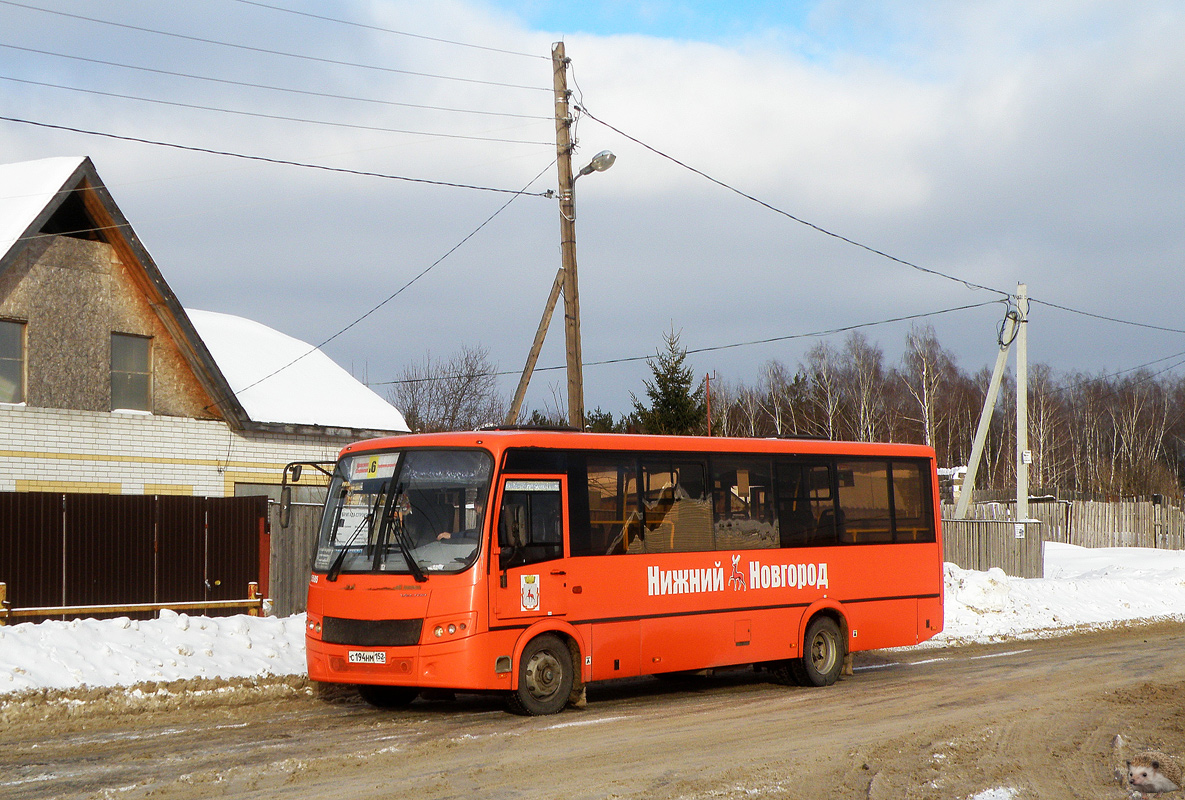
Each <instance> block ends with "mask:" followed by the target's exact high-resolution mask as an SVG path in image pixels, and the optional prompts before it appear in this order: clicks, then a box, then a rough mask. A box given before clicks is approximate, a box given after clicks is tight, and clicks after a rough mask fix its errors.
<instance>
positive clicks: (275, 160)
mask: <svg viewBox="0 0 1185 800" xmlns="http://www.w3.org/2000/svg"><path fill="white" fill-rule="evenodd" d="M0 2H5V0H0ZM0 120H2V121H4V122H17V123H20V124H22V125H34V126H36V127H39V128H49V129H51V130H58V131H69V132H71V133H81V134H85V135H87V136H101V137H103V138H105V139H116V140H119V141H124V142H136V143H138V144H151V145H156V146H158V147H170V148H173V149H174V150H185V151H188V152H191V153H207V154H209V155H215V156H228V157H230V158H242V159H246V160H247V161H262V162H264V163H267V164H282V165H284V166H288V167H303V168H305V169H316V170H322V171H324V172H341V173H344V174H346V175H361V176H363V177H367V178H384V179H386V180H392V181H407V182H409V183H426V184H429V185H432V186H451V187H453V188H456V189H475V190H478V191H482V192H499V193H502V194H512V195H515V196H518V195H520V194H526V195H530V196H531V197H547V198H551V197H554V196H555V192H553V191H552V190H551V189H548V190H547V191H545V192H523V191H520V190H516V189H497V188H494V187H491V186H477V185H474V184H470V183H453V182H452V181H437V180H430V179H428V178H409V177H407V176H405V175H389V174H386V173H382V172H370V171H367V170H360V169H347V168H346V167H330V166H327V165H325V164H309V163H306V162H302V161H289V160H287V159H283V158H271V157H269V156H253V155H247V154H245V153H235V152H232V151H229V150H214V149H212V148H208V147H196V146H194V145H187V144H177V143H176V142H162V141H158V140H155V139H142V138H140V137H138V136H122V135H120V134H116V133H106V132H103V131H90V130H85V129H83V128H73V127H70V126H69V125H53V124H51V123H48V122H38V121H36V120H31V119H20V118H18V117H5V116H0ZM533 182H534V181H532V183H533Z"/></svg>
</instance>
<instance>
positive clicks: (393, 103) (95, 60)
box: [0, 42, 555, 122]
mask: <svg viewBox="0 0 1185 800" xmlns="http://www.w3.org/2000/svg"><path fill="white" fill-rule="evenodd" d="M0 47H4V48H8V49H10V50H21V51H23V52H26V53H37V54H38V55H45V56H52V57H54V58H67V59H70V60H73V61H83V62H86V63H88V64H101V65H103V66H106V67H118V68H120V69H128V70H136V71H139V72H148V73H152V74H154V75H167V76H169V77H173V78H187V79H190V80H195V81H207V82H209V83H217V84H221V85H224V86H241V87H243V88H246V89H264V90H267V91H270V92H284V93H287V94H296V95H302V96H304V97H322V98H326V99H330V100H347V101H350V102H355V103H372V104H375V105H384V106H396V107H399V108H415V109H420V110H426V111H445V112H449V113H454V114H476V115H481V116H488V117H510V118H514V119H534V120H541V121H548V122H551V121H554V119H555V117H554V116H546V115H543V114H517V113H514V112H509V111H486V110H482V109H475V108H455V107H451V106H434V105H427V104H422V103H406V102H402V101H399V100H383V99H381V98H377V97H355V96H353V95H346V94H335V93H333V92H317V91H313V90H311V89H296V88H292V87H289V86H272V85H270V84H266V83H251V82H250V81H236V80H232V79H230V78H215V77H213V76H211V75H195V74H193V73H190V72H177V71H174V70H168V69H157V68H155V67H144V66H139V65H136V64H124V63H121V62H119V61H107V60H104V59H101V58H87V57H86V56H78V55H71V54H69V53H58V52H54V51H53V50H40V49H37V48H35V47H22V46H21V45H15V44H8V43H6V42H0Z"/></svg>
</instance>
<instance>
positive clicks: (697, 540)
mask: <svg viewBox="0 0 1185 800" xmlns="http://www.w3.org/2000/svg"><path fill="white" fill-rule="evenodd" d="M684 458H685V457H684ZM706 466H707V465H706V464H705V463H704V462H703V461H688V460H683V459H680V460H678V461H675V460H672V459H670V458H662V459H654V460H651V459H643V461H642V523H643V528H644V533H645V538H644V539H642V540H635V541H631V542H630V549H629V552H631V553H686V552H696V551H705V550H712V549H714V547H713V540H712V504H711V501H710V500H709V499H708V497H707V488H706V487H707V484H706V481H705V475H706V474H707V469H706Z"/></svg>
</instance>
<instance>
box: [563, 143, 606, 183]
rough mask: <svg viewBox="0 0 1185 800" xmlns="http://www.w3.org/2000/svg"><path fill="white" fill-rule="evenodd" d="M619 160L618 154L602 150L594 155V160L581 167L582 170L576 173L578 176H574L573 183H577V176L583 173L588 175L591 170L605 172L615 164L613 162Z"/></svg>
mask: <svg viewBox="0 0 1185 800" xmlns="http://www.w3.org/2000/svg"><path fill="white" fill-rule="evenodd" d="M616 160H617V156H615V155H613V153H611V152H610V151H608V150H602V151H601V152H599V153H597V154H596V155H595V156H593V160H592V161H590V162H588V163H587V164H585V165H584V166H583V167H581V168H580V172H578V173H576V177H574V178H572V183H576V178H579V177H580V176H581V175H588V174H589V173H590V172H604V171H605V170H607V169H609V167H611V166H613V162H614V161H616Z"/></svg>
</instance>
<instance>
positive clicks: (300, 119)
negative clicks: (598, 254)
mask: <svg viewBox="0 0 1185 800" xmlns="http://www.w3.org/2000/svg"><path fill="white" fill-rule="evenodd" d="M0 80H3V81H11V82H13V83H24V84H28V85H30V86H44V87H47V88H50V89H64V90H66V91H70V92H82V93H85V94H94V95H99V96H101V97H115V98H118V99H120V100H137V101H139V102H142V103H155V104H157V105H163V106H173V107H174V108H188V109H192V110H196V111H215V112H218V113H220V114H234V115H235V116H240V117H253V118H256V119H270V120H276V121H280V122H299V123H303V124H308V125H326V126H329V127H333V128H349V129H352V130H362V131H375V132H378V133H399V134H405V135H408V136H430V137H433V138H437V139H464V140H468V141H477V142H500V143H502V144H530V145H542V146H545V147H546V146H551V145H552V143H551V142H533V141H528V140H524V139H506V138H501V137H496V136H476V135H473V134H464V133H440V132H438V131H417V130H408V129H405V128H385V127H383V126H381V125H359V124H357V123H353V122H334V121H332V120H323V119H308V118H305V117H289V116H285V115H283V114H265V113H263V112H261V111H241V110H239V109H234V108H221V107H219V106H203V105H199V104H197V103H181V102H178V101H176V100H161V99H158V98H154V97H140V96H138V95H132V94H120V93H118V92H105V91H102V90H99V89H83V88H80V87H77V86H64V85H62V84H60V83H48V82H46V81H34V80H28V79H27V78H14V77H12V76H10V75H0Z"/></svg>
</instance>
